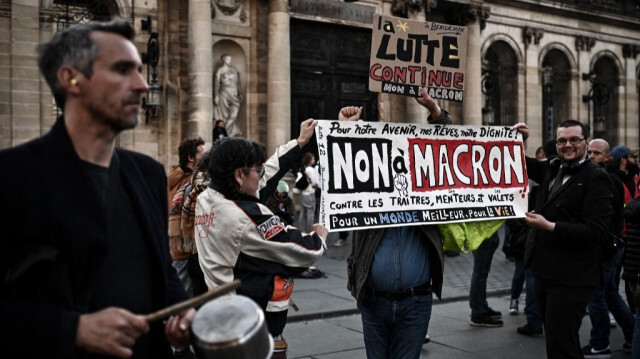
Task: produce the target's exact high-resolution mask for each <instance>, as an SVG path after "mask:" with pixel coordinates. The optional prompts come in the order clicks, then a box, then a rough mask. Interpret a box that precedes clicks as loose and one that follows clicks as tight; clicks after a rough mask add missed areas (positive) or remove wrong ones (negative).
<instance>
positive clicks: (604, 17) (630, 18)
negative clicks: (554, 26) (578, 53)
mask: <svg viewBox="0 0 640 359" xmlns="http://www.w3.org/2000/svg"><path fill="white" fill-rule="evenodd" d="M450 1H451V2H456V1H457V0H450ZM491 3H494V4H501V5H505V6H508V7H510V8H516V9H518V8H519V9H524V10H529V11H539V12H542V13H548V14H556V15H559V16H566V17H570V18H575V19H580V20H582V21H591V22H598V23H605V24H610V23H612V22H615V23H616V24H618V25H619V26H620V27H628V28H637V27H638V25H640V17H637V16H635V15H634V14H632V13H624V14H622V13H614V12H607V11H603V10H597V9H593V8H588V7H585V6H580V5H575V4H570V3H568V2H559V1H548V0H547V1H541V0H487V1H485V4H491Z"/></svg>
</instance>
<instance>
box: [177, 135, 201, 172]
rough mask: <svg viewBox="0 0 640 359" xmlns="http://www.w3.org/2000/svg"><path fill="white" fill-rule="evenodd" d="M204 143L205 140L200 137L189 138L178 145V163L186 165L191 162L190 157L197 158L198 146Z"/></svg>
mask: <svg viewBox="0 0 640 359" xmlns="http://www.w3.org/2000/svg"><path fill="white" fill-rule="evenodd" d="M202 145H204V140H203V139H202V138H200V137H196V138H187V139H186V140H184V141H182V142H181V143H180V146H178V163H179V164H180V166H182V167H184V166H186V165H187V163H189V157H191V158H195V157H196V153H198V147H200V146H202Z"/></svg>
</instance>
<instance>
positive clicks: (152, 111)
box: [141, 16, 162, 123]
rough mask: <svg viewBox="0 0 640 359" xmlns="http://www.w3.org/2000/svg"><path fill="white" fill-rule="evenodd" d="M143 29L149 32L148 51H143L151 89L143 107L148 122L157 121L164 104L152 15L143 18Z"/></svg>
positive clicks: (156, 35)
mask: <svg viewBox="0 0 640 359" xmlns="http://www.w3.org/2000/svg"><path fill="white" fill-rule="evenodd" d="M141 29H142V30H147V31H148V32H149V41H147V52H145V53H142V56H141V57H142V63H144V64H146V65H147V84H148V85H149V90H147V95H146V96H145V98H144V99H143V100H142V107H143V108H144V109H145V113H146V123H149V119H151V120H153V121H155V120H156V119H157V118H158V110H159V109H160V106H162V85H161V84H159V83H158V70H157V67H158V59H159V57H160V44H159V43H158V33H157V32H154V31H153V29H152V22H151V16H147V19H146V20H144V19H142V20H141Z"/></svg>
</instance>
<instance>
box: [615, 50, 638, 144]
mask: <svg viewBox="0 0 640 359" xmlns="http://www.w3.org/2000/svg"><path fill="white" fill-rule="evenodd" d="M639 53H640V46H638V45H632V44H625V45H623V47H622V54H623V56H624V66H625V70H626V73H625V79H624V87H625V90H624V93H625V96H624V98H623V99H622V101H623V103H624V106H622V107H620V108H621V109H623V111H621V113H620V122H619V123H618V138H619V139H620V141H619V142H620V143H624V144H625V145H626V146H627V147H630V148H636V147H640V138H638V132H639V130H640V129H639V127H640V123H639V122H640V121H639V120H640V108H638V107H639V105H640V95H639V94H638V80H637V75H636V58H637V57H638V54H639Z"/></svg>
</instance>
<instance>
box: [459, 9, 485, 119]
mask: <svg viewBox="0 0 640 359" xmlns="http://www.w3.org/2000/svg"><path fill="white" fill-rule="evenodd" d="M464 18H465V19H466V21H465V23H466V26H467V31H468V35H467V71H466V75H465V76H466V78H465V84H464V101H463V102H462V124H464V125H474V126H479V125H482V52H481V49H480V46H481V44H482V39H481V37H480V32H481V31H482V29H484V27H485V21H486V19H488V18H489V8H488V7H483V6H481V5H478V4H473V5H469V7H468V8H467V11H466V13H465V14H464Z"/></svg>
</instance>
